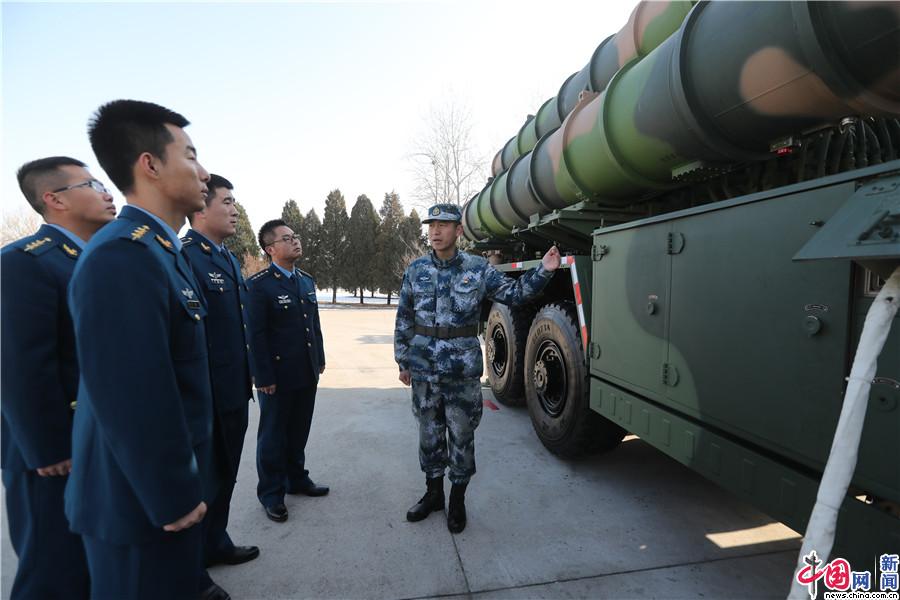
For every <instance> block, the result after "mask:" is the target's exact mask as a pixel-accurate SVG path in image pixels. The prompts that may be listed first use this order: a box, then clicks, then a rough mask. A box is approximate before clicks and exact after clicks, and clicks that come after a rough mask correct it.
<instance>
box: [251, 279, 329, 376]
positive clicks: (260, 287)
mask: <svg viewBox="0 0 900 600" xmlns="http://www.w3.org/2000/svg"><path fill="white" fill-rule="evenodd" d="M248 284H249V286H250V328H251V331H252V336H251V339H252V342H251V346H252V348H253V365H254V371H253V375H254V377H255V378H256V387H266V386H269V385H272V384H276V385H277V386H278V388H279V389H297V388H302V387H309V386H314V385H316V384H317V383H318V381H319V371H320V370H321V368H322V367H324V366H325V349H324V346H323V344H322V327H321V325H320V324H319V305H318V303H317V302H316V284H315V281H314V280H313V278H312V277H311V276H310V275H309V274H307V273H304V272H303V271H301V270H299V269H294V277H293V278H292V279H288V278H287V277H286V276H285V275H284V274H283V273H282V272H281V271H279V270H278V267H276V266H275V265H274V264H273V265H270V266H269V268H268V269H265V270H263V271H260V272H259V273H256V274H255V275H252V276H251V277H250V279H249V281H248Z"/></svg>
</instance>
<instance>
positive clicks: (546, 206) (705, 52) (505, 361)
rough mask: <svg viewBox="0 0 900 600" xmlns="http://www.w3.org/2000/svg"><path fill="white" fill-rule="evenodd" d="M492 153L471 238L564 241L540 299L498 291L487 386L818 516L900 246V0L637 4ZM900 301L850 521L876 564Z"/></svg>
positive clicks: (853, 540) (897, 437)
mask: <svg viewBox="0 0 900 600" xmlns="http://www.w3.org/2000/svg"><path fill="white" fill-rule="evenodd" d="M492 172H493V177H492V178H491V179H490V180H489V181H488V183H487V185H486V186H485V187H484V189H483V190H481V191H480V192H479V193H477V194H476V195H474V196H473V197H472V198H471V199H469V200H468V201H467V202H466V203H465V205H464V207H463V227H464V230H465V237H466V238H467V239H468V240H470V241H471V242H473V244H474V248H475V249H476V251H482V252H485V253H488V254H492V255H496V256H499V257H502V258H501V259H500V261H499V263H502V264H497V268H499V269H501V270H504V271H506V272H508V273H509V274H511V275H513V276H515V275H516V274H517V273H519V274H520V273H522V272H524V271H525V270H527V269H529V268H531V267H533V266H535V265H536V264H537V263H538V259H539V257H540V255H541V253H543V252H544V251H546V250H547V248H549V247H550V246H551V245H552V244H556V245H558V246H559V247H560V250H561V251H563V254H564V255H565V256H564V259H563V269H561V270H559V271H558V272H557V273H556V275H555V276H554V278H553V280H551V282H550V285H549V286H548V289H547V290H546V292H545V294H544V295H543V298H542V299H541V300H540V302H539V303H538V304H537V305H535V306H531V307H529V308H524V309H511V308H509V307H506V306H504V305H501V304H494V305H492V306H488V305H486V306H484V307H483V313H482V327H483V335H484V338H485V346H486V352H485V356H486V371H487V375H488V378H489V380H490V385H491V389H492V391H493V393H494V395H495V396H496V398H497V399H498V400H499V401H500V402H502V403H504V404H507V405H519V404H527V407H528V411H529V414H530V416H531V420H532V423H533V425H534V430H535V432H536V433H537V436H538V438H539V439H540V441H541V442H542V443H543V444H544V446H546V447H547V449H549V450H550V451H551V452H554V453H556V454H558V455H560V456H563V457H576V456H579V455H583V454H586V453H591V452H598V451H608V450H612V449H613V448H615V447H616V446H617V445H618V444H619V443H620V442H621V441H622V439H623V437H624V436H625V435H626V434H627V433H633V434H635V435H637V436H639V437H640V438H641V439H642V440H644V441H645V442H647V443H649V444H651V445H652V446H654V447H656V448H658V449H659V450H661V451H663V452H665V453H666V454H668V455H669V456H671V457H673V458H674V459H676V460H678V461H679V462H681V463H683V464H685V465H687V466H688V467H690V468H691V469H693V470H695V471H697V472H699V473H701V474H702V475H704V476H705V477H707V478H709V479H710V480H712V481H714V482H716V483H717V484H719V485H721V486H723V487H725V488H727V489H728V490H730V491H731V492H733V493H734V494H736V495H737V496H739V497H741V498H743V499H745V500H747V501H749V502H750V503H751V504H754V505H755V506H757V507H759V508H760V509H761V510H763V511H764V512H766V513H768V514H769V515H771V516H772V517H774V518H775V519H778V520H780V521H782V522H784V523H785V524H787V525H789V526H790V527H792V528H794V529H796V530H798V531H800V532H803V531H804V529H805V527H806V525H807V522H808V519H809V515H810V510H811V507H812V506H813V504H814V501H815V498H816V490H817V487H818V484H819V481H820V479H821V477H822V473H823V469H824V465H825V462H826V459H827V458H828V455H829V449H830V447H831V443H832V438H833V437H834V433H835V427H836V424H837V421H838V416H839V414H840V411H841V407H842V399H843V393H844V390H845V387H846V385H847V382H846V379H847V377H848V375H849V372H850V365H851V362H852V360H853V357H854V350H855V347H856V342H857V340H858V338H859V336H860V332H861V330H862V327H863V320H864V318H865V315H866V311H867V309H868V307H869V305H870V304H871V303H872V301H873V297H874V296H875V294H876V293H877V292H878V290H879V288H880V286H882V285H884V281H885V279H886V278H887V277H888V276H889V275H890V273H891V272H892V271H893V270H894V268H896V267H897V266H898V265H900V3H898V2H743V1H722V2H716V1H713V2H700V3H693V2H679V1H670V2H642V3H640V4H639V5H638V6H637V7H636V8H635V9H634V11H633V13H632V15H631V18H630V19H629V22H628V23H627V25H626V26H625V27H623V28H622V30H620V31H619V32H618V33H616V34H614V35H612V36H610V37H609V38H607V39H606V40H604V41H603V42H602V43H601V44H600V45H599V46H598V47H597V49H596V51H595V52H594V54H593V56H592V57H591V58H590V60H589V62H588V63H587V65H585V66H584V68H582V69H581V70H580V71H578V72H577V73H574V74H573V75H572V76H571V77H569V78H568V79H567V80H566V81H565V82H564V83H563V84H562V86H561V88H560V89H559V93H558V94H557V95H556V96H555V97H553V98H550V99H549V100H547V101H546V102H545V103H544V104H543V105H542V106H541V107H540V108H539V109H538V110H537V111H536V112H535V114H534V115H533V116H532V115H529V116H528V118H527V120H526V121H525V123H524V124H523V125H522V127H521V129H520V130H519V131H518V133H517V134H516V135H515V136H513V137H512V138H511V139H510V140H509V141H508V142H507V143H506V144H505V145H504V146H503V148H502V149H501V150H500V151H499V152H498V153H497V155H496V157H495V158H494V161H493V164H492ZM492 262H494V261H492ZM898 320H900V318H895V319H894V320H893V322H894V327H893V328H892V330H891V331H890V333H889V336H888V338H887V342H886V344H885V346H884V348H883V350H882V352H881V355H880V358H879V359H878V367H877V372H876V377H875V378H874V380H873V381H872V382H871V391H870V396H869V401H868V406H867V414H866V418H865V424H864V429H863V434H862V441H861V444H860V447H859V455H858V462H857V465H856V469H855V473H854V476H853V479H852V483H851V485H850V489H849V491H848V494H847V496H846V499H845V501H844V503H843V505H842V506H841V511H840V517H839V521H838V533H837V541H836V546H835V555H839V556H844V557H847V558H851V561H853V560H856V561H865V562H864V564H865V565H871V564H872V562H871V560H872V558H871V557H872V556H873V555H877V554H880V553H885V552H891V553H896V552H897V551H898V549H900V510H898V507H900V406H898V404H900V326H898V324H897V321H898ZM854 564H855V563H854Z"/></svg>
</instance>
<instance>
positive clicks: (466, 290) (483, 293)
mask: <svg viewBox="0 0 900 600" xmlns="http://www.w3.org/2000/svg"><path fill="white" fill-rule="evenodd" d="M460 219H461V216H460V212H459V207H457V206H456V205H453V204H438V205H435V206H433V207H431V208H430V209H429V211H428V218H426V219H425V220H424V221H423V223H427V224H428V237H429V240H430V241H431V247H432V252H431V253H430V254H428V255H426V256H422V257H420V258H418V259H416V260H414V261H413V262H412V264H410V265H409V267H408V268H407V269H406V273H404V275H403V283H402V285H401V288H400V301H399V304H398V307H397V322H396V328H395V331H394V358H395V359H396V361H397V364H398V365H399V366H400V381H402V382H403V383H404V384H405V385H410V383H411V384H412V397H413V398H412V400H413V414H414V415H415V416H416V419H417V420H418V422H419V463H420V464H421V466H422V471H424V472H425V477H426V484H427V492H426V493H425V495H424V496H423V497H422V499H421V500H420V501H419V502H418V503H417V504H416V505H415V506H413V507H412V508H411V509H410V510H409V512H408V513H406V518H407V520H409V521H420V520H422V519H424V518H425V517H427V516H428V515H429V514H431V513H432V512H433V511H436V510H443V508H444V470H445V469H446V467H447V466H448V465H449V466H450V481H451V483H452V484H453V486H452V488H451V490H450V506H449V508H448V511H447V528H448V529H449V530H450V531H451V532H453V533H459V532H460V531H462V530H463V529H464V528H465V526H466V508H465V492H466V486H467V485H468V482H469V478H470V477H471V476H472V475H473V474H474V473H475V428H476V427H478V423H479V422H480V421H481V409H482V398H481V383H480V381H479V378H480V377H481V374H482V365H483V360H482V357H481V344H480V343H479V341H478V338H477V335H478V319H479V316H480V313H481V302H482V300H484V299H486V298H487V299H491V300H496V301H498V302H502V303H504V304H509V305H517V304H521V303H524V302H526V301H528V300H530V299H531V298H533V297H534V296H536V295H537V294H539V293H540V292H541V291H542V290H543V289H544V287H545V286H546V285H547V282H548V281H550V278H551V277H552V276H553V271H555V270H556V268H557V267H559V264H560V256H559V251H558V250H557V249H556V247H555V246H554V247H553V248H551V249H550V250H549V251H548V252H547V254H546V255H545V256H544V258H543V261H542V264H541V266H539V267H537V268H536V269H532V270H531V271H529V272H527V273H525V274H524V275H522V276H521V277H520V278H519V279H513V278H511V277H507V276H506V275H504V274H502V273H501V272H499V271H497V270H496V269H494V267H493V266H491V265H490V264H488V261H487V260H485V259H484V258H482V257H480V256H473V255H470V254H465V253H463V252H458V251H457V250H456V240H457V239H458V238H459V236H461V235H462V233H463V228H462V225H461V224H460ZM448 450H449V451H448Z"/></svg>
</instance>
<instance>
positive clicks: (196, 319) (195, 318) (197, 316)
mask: <svg viewBox="0 0 900 600" xmlns="http://www.w3.org/2000/svg"><path fill="white" fill-rule="evenodd" d="M194 320H195V321H199V320H200V315H198V314H197V313H194Z"/></svg>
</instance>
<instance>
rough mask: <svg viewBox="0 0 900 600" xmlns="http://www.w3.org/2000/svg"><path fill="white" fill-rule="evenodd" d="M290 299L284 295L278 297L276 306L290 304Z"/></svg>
mask: <svg viewBox="0 0 900 600" xmlns="http://www.w3.org/2000/svg"><path fill="white" fill-rule="evenodd" d="M290 303H291V297H290V296H288V295H287V294H285V295H284V296H278V304H290Z"/></svg>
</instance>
